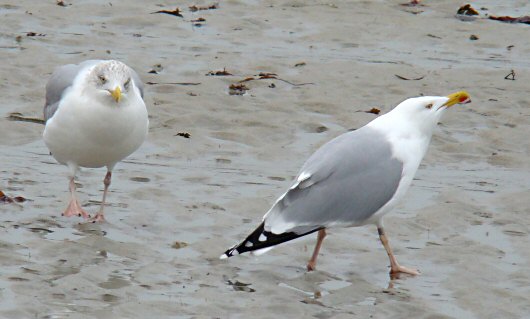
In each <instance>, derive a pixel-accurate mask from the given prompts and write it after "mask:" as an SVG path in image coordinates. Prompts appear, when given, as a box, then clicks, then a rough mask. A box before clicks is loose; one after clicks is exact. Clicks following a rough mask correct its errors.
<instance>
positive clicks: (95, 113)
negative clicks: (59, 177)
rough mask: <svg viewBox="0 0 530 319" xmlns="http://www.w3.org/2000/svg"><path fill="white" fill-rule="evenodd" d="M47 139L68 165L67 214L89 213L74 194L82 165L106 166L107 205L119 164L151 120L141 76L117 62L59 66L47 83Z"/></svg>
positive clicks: (100, 214)
mask: <svg viewBox="0 0 530 319" xmlns="http://www.w3.org/2000/svg"><path fill="white" fill-rule="evenodd" d="M44 119H45V121H46V127H45V129H44V134H43V136H44V142H45V143H46V146H47V147H48V149H49V150H50V152H51V154H52V155H53V157H54V158H55V159H56V160H57V161H58V162H59V163H62V164H65V165H67V166H68V167H69V168H70V203H69V204H68V207H67V208H66V210H65V211H64V213H63V216H73V215H78V216H83V217H84V218H90V215H89V214H88V213H87V212H86V211H85V210H84V209H83V208H82V207H81V205H80V204H79V202H78V200H77V198H76V194H75V192H76V185H75V181H74V179H75V175H76V173H77V171H78V169H79V167H103V166H106V167H107V174H106V175H105V178H104V180H103V184H104V191H103V198H102V200H101V206H100V208H99V211H98V212H97V214H96V215H95V216H94V217H92V218H90V220H91V221H103V220H104V215H103V209H104V206H105V200H106V197H107V191H108V188H109V185H110V182H111V177H112V170H113V168H114V166H115V165H116V163H118V162H119V161H121V160H123V159H124V158H125V157H127V156H129V155H130V154H131V153H133V152H134V151H135V150H136V149H138V148H139V147H140V145H141V144H142V143H143V141H144V140H145V138H146V136H147V130H148V126H149V120H148V117H147V109H146V107H145V103H144V100H143V84H142V82H141V80H140V78H139V76H138V74H137V73H136V72H135V71H134V70H133V69H131V68H130V67H128V66H127V65H125V64H124V63H122V62H119V61H115V60H87V61H84V62H82V63H80V64H68V65H64V66H61V67H58V68H57V69H56V70H55V71H54V72H53V74H52V75H51V77H50V80H49V81H48V84H47V85H46V104H45V106H44Z"/></svg>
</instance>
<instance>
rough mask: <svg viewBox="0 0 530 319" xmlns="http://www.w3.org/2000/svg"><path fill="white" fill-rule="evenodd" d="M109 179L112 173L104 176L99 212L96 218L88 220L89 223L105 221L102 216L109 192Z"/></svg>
mask: <svg viewBox="0 0 530 319" xmlns="http://www.w3.org/2000/svg"><path fill="white" fill-rule="evenodd" d="M111 178H112V173H111V172H110V171H108V172H107V175H105V178H104V179H103V185H105V188H104V190H103V199H102V200H101V206H100V207H99V211H98V213H97V214H96V216H94V217H93V218H91V219H90V221H91V222H93V223H95V222H103V221H105V216H103V208H104V207H105V201H106V199H107V191H108V190H109V186H110V180H111Z"/></svg>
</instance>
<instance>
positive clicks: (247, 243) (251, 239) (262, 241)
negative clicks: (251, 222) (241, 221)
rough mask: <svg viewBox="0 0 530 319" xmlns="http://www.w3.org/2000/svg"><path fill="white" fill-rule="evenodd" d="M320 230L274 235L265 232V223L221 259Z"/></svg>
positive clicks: (318, 228)
mask: <svg viewBox="0 0 530 319" xmlns="http://www.w3.org/2000/svg"><path fill="white" fill-rule="evenodd" d="M320 229H322V227H317V228H314V229H311V230H310V231H307V232H304V233H302V234H297V233H295V232H288V233H282V234H273V233H271V232H269V231H266V230H265V222H262V223H261V224H260V225H259V226H258V227H257V228H256V229H255V230H254V231H253V232H252V233H251V234H250V235H248V237H247V238H246V239H245V240H243V241H242V242H241V243H239V244H237V245H235V246H233V247H232V248H230V249H228V250H227V251H225V252H224V254H222V255H221V257H220V258H221V259H226V258H229V257H232V256H236V255H239V254H243V253H246V252H251V251H255V250H260V249H264V248H268V247H272V246H276V245H279V244H281V243H285V242H287V241H290V240H293V239H296V238H298V237H302V236H305V235H309V234H311V233H314V232H316V231H318V230H320Z"/></svg>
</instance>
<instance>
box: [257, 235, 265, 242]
mask: <svg viewBox="0 0 530 319" xmlns="http://www.w3.org/2000/svg"><path fill="white" fill-rule="evenodd" d="M258 240H259V241H266V240H267V236H265V234H261V235H259V238H258Z"/></svg>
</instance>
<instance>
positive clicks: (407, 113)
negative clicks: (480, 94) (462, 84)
mask: <svg viewBox="0 0 530 319" xmlns="http://www.w3.org/2000/svg"><path fill="white" fill-rule="evenodd" d="M469 102H471V97H470V96H469V94H468V93H467V92H465V91H459V92H456V93H452V94H449V95H447V96H420V97H415V98H410V99H407V100H405V101H403V102H401V103H400V104H399V105H398V106H396V107H395V108H394V110H392V112H390V113H394V114H395V115H398V116H399V117H400V118H402V119H404V120H405V122H407V123H408V125H416V126H418V128H419V129H420V130H421V131H424V132H432V130H433V128H434V127H435V126H436V124H437V123H438V121H439V120H440V118H441V117H442V114H443V113H444V112H445V110H447V109H449V108H450V107H452V106H453V105H456V104H464V103H469ZM390 113H389V114H390Z"/></svg>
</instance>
